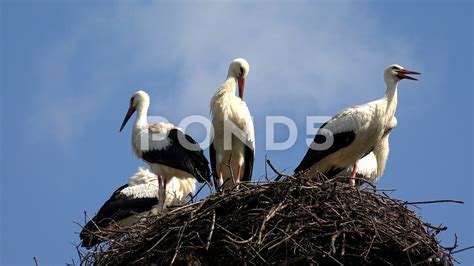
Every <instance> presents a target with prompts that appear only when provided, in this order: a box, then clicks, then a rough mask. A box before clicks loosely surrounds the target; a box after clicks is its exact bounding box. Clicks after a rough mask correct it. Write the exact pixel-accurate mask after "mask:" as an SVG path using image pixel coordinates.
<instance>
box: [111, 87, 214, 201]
mask: <svg viewBox="0 0 474 266" xmlns="http://www.w3.org/2000/svg"><path fill="white" fill-rule="evenodd" d="M149 105H150V97H149V96H148V94H147V93H146V92H144V91H137V92H136V93H134V94H133V96H132V98H131V99H130V106H129V108H128V112H127V114H126V115H125V118H124V120H123V122H122V125H121V127H120V131H122V129H123V128H124V127H125V125H126V124H127V122H128V120H129V119H130V117H131V116H132V115H133V113H134V112H135V111H136V112H137V118H136V120H135V124H134V125H133V128H132V150H133V152H134V153H135V155H136V156H137V157H138V158H140V159H142V160H144V161H145V162H147V163H148V164H149V165H150V169H151V171H152V172H153V173H155V174H156V175H157V176H158V179H159V180H158V181H159V182H158V185H159V191H160V192H159V194H160V198H162V199H165V198H166V196H165V192H166V186H167V183H168V182H169V181H170V180H171V178H173V177H176V178H178V179H187V178H190V177H192V178H193V179H194V180H195V181H196V180H197V181H199V182H210V171H209V162H208V161H207V159H206V157H205V156H204V154H203V151H202V149H201V147H200V146H199V144H197V142H196V141H195V140H194V139H193V138H192V137H191V136H189V135H187V134H184V132H182V131H181V129H179V128H177V127H176V126H174V125H173V124H170V123H159V124H148V121H147V112H148V107H149ZM163 207H164V200H162V201H160V209H163Z"/></svg>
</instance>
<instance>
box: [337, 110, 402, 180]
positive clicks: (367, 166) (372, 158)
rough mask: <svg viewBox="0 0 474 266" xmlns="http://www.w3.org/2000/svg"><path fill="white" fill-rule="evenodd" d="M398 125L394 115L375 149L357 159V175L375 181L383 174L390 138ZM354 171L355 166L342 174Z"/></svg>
mask: <svg viewBox="0 0 474 266" xmlns="http://www.w3.org/2000/svg"><path fill="white" fill-rule="evenodd" d="M396 126H397V118H396V117H395V116H394V117H393V118H392V120H390V122H389V123H388V125H387V127H386V128H385V132H384V133H383V136H382V139H381V140H380V142H379V143H378V144H377V145H376V146H375V147H374V150H373V151H372V152H371V153H369V154H367V155H366V156H364V157H363V158H362V159H360V160H358V161H357V163H356V164H357V173H356V176H357V177H360V178H365V179H368V180H369V181H371V182H375V181H377V179H378V178H379V177H381V176H382V175H383V173H384V171H385V166H386V164H387V159H388V154H389V144H388V138H389V135H390V133H391V132H392V130H393V129H394V128H395V127H396ZM352 171H353V167H351V168H349V169H347V170H345V171H343V173H342V175H343V176H346V175H350V174H351V173H352Z"/></svg>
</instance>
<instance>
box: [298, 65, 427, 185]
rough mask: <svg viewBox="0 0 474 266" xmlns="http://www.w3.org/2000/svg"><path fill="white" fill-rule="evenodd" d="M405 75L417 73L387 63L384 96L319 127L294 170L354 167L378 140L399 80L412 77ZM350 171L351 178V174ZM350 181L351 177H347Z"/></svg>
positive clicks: (390, 115)
mask: <svg viewBox="0 0 474 266" xmlns="http://www.w3.org/2000/svg"><path fill="white" fill-rule="evenodd" d="M407 74H419V73H418V72H414V71H409V70H406V69H404V68H402V67H401V66H398V65H391V66H389V67H388V68H386V69H385V71H384V80H385V83H386V85H387V89H386V92H385V95H384V97H382V98H381V99H378V100H376V101H372V102H369V103H367V104H364V105H358V106H353V107H349V108H347V109H344V110H342V111H341V112H339V113H338V114H336V115H335V116H334V117H333V118H332V119H331V120H329V121H328V122H327V123H325V124H324V125H322V126H321V128H320V130H319V131H318V134H316V136H315V139H314V141H313V144H312V146H311V147H310V149H308V152H307V153H306V155H305V157H304V158H303V160H302V161H301V163H300V164H299V166H298V167H297V168H296V169H295V172H299V171H303V170H306V169H312V170H317V171H319V172H321V173H323V174H325V175H326V176H328V177H333V176H334V175H335V174H337V173H340V172H341V171H343V170H344V169H347V168H349V167H351V166H352V165H353V166H354V169H357V165H356V164H355V163H356V162H357V161H358V160H359V159H361V158H362V157H364V156H365V155H367V154H369V153H370V152H372V150H373V149H374V148H375V147H376V146H377V144H378V143H379V142H380V140H381V139H382V136H383V134H384V132H385V130H386V127H387V123H388V122H389V121H391V119H392V118H393V116H394V114H395V111H396V108H397V100H398V99H397V87H398V82H399V81H400V80H401V79H405V78H406V79H412V80H415V79H414V78H412V77H409V76H407ZM328 139H333V141H334V143H333V144H332V145H331V146H330V147H329V148H326V149H314V148H315V147H317V146H318V145H320V144H322V143H325V142H326V141H327V140H328ZM355 174H356V173H355V172H353V173H352V178H353V177H354V176H355ZM351 183H352V184H354V180H353V179H351Z"/></svg>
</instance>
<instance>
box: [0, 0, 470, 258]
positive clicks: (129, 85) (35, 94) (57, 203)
mask: <svg viewBox="0 0 474 266" xmlns="http://www.w3.org/2000/svg"><path fill="white" fill-rule="evenodd" d="M0 7H1V42H0V45H1V71H0V73H1V109H0V110H1V111H0V114H1V120H0V121H1V126H0V127H1V131H0V134H1V135H0V139H1V142H0V145H1V146H0V147H1V155H0V156H1V160H0V164H1V165H0V170H1V172H0V175H1V186H0V193H1V197H0V213H1V218H0V264H5V265H14V264H17V265H21V264H28V265H31V264H32V263H33V260H32V258H33V256H36V257H38V259H39V261H40V263H41V264H42V265H52V264H58V265H59V264H64V263H65V262H69V261H71V259H73V258H76V254H75V249H74V247H73V245H72V244H70V243H73V242H76V243H77V242H78V241H79V240H78V236H77V235H76V234H75V233H74V232H77V231H78V230H79V229H80V228H78V226H77V225H75V224H74V223H73V221H83V211H84V210H87V211H88V212H89V213H94V212H95V211H97V209H98V208H99V207H100V206H101V205H102V203H103V202H104V201H105V200H106V199H107V198H108V197H109V196H110V194H111V193H112V192H113V191H114V190H115V188H117V187H118V186H120V185H122V184H123V183H125V182H126V180H127V179H128V177H129V176H130V175H131V174H133V173H134V171H135V170H136V169H137V167H138V166H140V165H143V164H142V163H141V162H140V161H139V160H137V159H136V158H135V157H134V155H133V154H132V152H131V149H130V128H129V127H127V128H126V130H124V132H122V133H121V134H119V133H118V128H119V126H120V123H121V120H122V118H123V115H124V114H125V112H126V109H127V107H128V106H127V105H128V101H129V97H130V95H131V94H132V93H133V92H134V91H136V90H138V89H144V90H146V91H148V92H149V93H150V94H151V100H152V105H151V110H150V114H151V115H160V116H164V117H167V118H168V119H169V120H170V121H171V122H174V123H179V121H180V120H181V119H182V118H183V117H185V116H187V115H191V114H197V115H204V116H207V115H208V112H209V110H208V105H209V100H210V97H211V95H212V94H213V93H214V92H215V90H216V89H217V87H218V86H219V85H220V84H221V83H222V82H223V80H224V78H225V75H226V73H227V66H228V64H229V62H230V61H231V60H232V59H233V58H236V57H245V58H246V59H247V60H248V61H249V63H250V68H251V70H250V74H249V77H248V79H247V83H246V96H245V97H246V100H247V102H248V105H249V107H250V110H251V112H252V114H253V115H254V117H255V127H256V135H257V154H256V156H257V157H256V163H255V164H256V167H255V172H254V178H258V176H260V175H261V174H263V171H264V170H263V169H264V163H263V161H264V157H265V155H266V154H267V156H268V157H269V158H270V159H271V160H272V161H273V163H274V164H275V165H276V166H277V167H279V168H281V169H282V168H288V169H290V170H291V169H292V168H294V167H296V166H297V164H298V163H299V161H300V160H301V158H302V157H303V155H304V153H305V151H306V147H305V137H307V136H306V129H305V117H306V116H307V115H332V114H334V113H335V112H337V111H338V110H340V109H342V108H344V107H347V106H350V105H354V104H361V103H365V102H367V101H370V100H373V99H376V98H379V97H381V96H382V95H383V93H384V90H385V85H384V83H383V78H382V72H383V69H384V68H385V67H386V66H387V65H389V64H392V63H397V64H400V65H402V66H405V67H406V68H409V69H413V70H417V71H420V72H422V74H423V75H422V76H421V77H420V81H418V82H412V81H402V82H401V84H400V86H399V105H398V110H397V113H396V116H397V118H398V127H397V128H396V129H395V130H394V131H393V133H392V135H391V139H390V140H391V150H390V152H391V154H390V157H389V161H388V166H387V170H386V173H385V176H384V177H383V178H382V179H381V181H380V182H379V187H380V188H387V189H391V188H395V189H397V190H396V192H394V193H393V196H395V197H398V198H401V199H404V200H409V201H419V200H434V199H458V200H463V201H465V204H464V205H453V204H439V205H425V206H422V208H421V209H419V210H417V212H418V213H419V214H420V215H421V216H422V217H423V218H424V219H426V220H427V221H429V222H431V223H432V224H441V223H442V224H444V225H447V226H448V227H449V231H447V232H445V233H443V234H442V235H441V240H442V241H443V243H444V244H445V245H450V244H451V243H452V241H453V238H454V233H456V234H458V236H459V244H460V245H462V246H468V245H473V244H474V236H473V232H472V228H473V227H472V224H474V216H473V212H474V205H473V204H474V200H473V188H474V187H473V177H474V175H473V164H472V162H473V149H474V147H473V107H472V105H473V93H472V90H473V89H474V87H473V81H472V77H473V60H474V59H473V58H474V57H473V56H474V54H473V48H472V47H473V17H474V14H473V13H474V11H473V9H474V6H473V4H472V2H471V1H403V0H402V1H383V2H375V1H357V2H354V3H352V4H349V3H348V2H346V1H335V2H329V1H328V2H318V3H310V2H306V1H299V2H297V3H294V2H291V3H290V2H266V1H265V2H259V3H258V4H254V3H250V2H244V3H235V2H214V1H212V2H204V1H201V2H200V3H199V4H195V3H193V4H191V3H190V2H185V1H181V2H178V3H171V2H153V1H134V2H132V1H130V2H126V1H117V2H114V3H113V4H112V3H111V2H110V1H98V2H95V1H94V2H93V1H8V0H7V1H2V2H1V4H0ZM268 115H284V116H288V117H290V118H292V119H294V120H295V121H296V122H297V125H298V129H299V133H298V140H297V143H296V145H295V146H294V147H292V148H291V149H290V150H287V151H265V145H264V144H265V128H264V125H265V116H268ZM189 129H190V131H189V132H190V133H191V134H193V136H196V138H197V139H199V138H200V137H202V136H203V130H202V128H200V127H198V126H196V127H191V128H189ZM277 129H278V130H277V139H284V138H285V136H286V134H287V132H286V131H285V129H284V128H277ZM309 137H311V136H309ZM206 153H207V151H206ZM457 258H458V259H459V261H460V262H461V264H462V265H473V264H474V253H473V252H472V251H468V252H465V253H461V254H459V256H458V257H457Z"/></svg>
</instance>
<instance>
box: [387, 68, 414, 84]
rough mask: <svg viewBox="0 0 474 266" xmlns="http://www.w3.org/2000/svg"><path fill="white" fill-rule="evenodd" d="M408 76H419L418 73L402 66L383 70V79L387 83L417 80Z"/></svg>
mask: <svg viewBox="0 0 474 266" xmlns="http://www.w3.org/2000/svg"><path fill="white" fill-rule="evenodd" d="M408 74H412V75H420V73H418V72H415V71H411V70H407V69H404V68H403V67H402V66H399V65H390V66H388V67H387V68H386V69H385V72H384V79H385V82H387V83H397V82H399V81H400V80H402V79H411V80H417V79H416V78H413V77H410V76H408Z"/></svg>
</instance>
